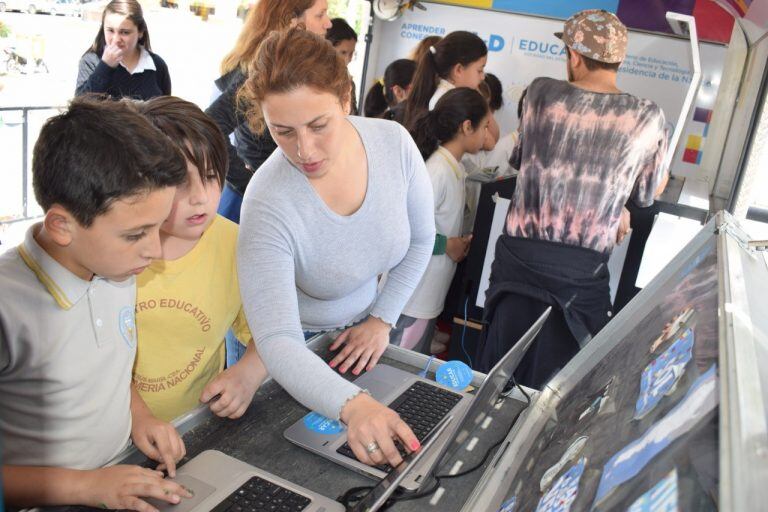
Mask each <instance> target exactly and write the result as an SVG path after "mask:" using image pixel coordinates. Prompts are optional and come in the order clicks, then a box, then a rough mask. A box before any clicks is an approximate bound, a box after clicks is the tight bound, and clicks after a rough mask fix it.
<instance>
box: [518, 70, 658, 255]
mask: <svg viewBox="0 0 768 512" xmlns="http://www.w3.org/2000/svg"><path fill="white" fill-rule="evenodd" d="M667 140H668V137H667V131H666V129H665V121H664V114H663V112H662V111H661V109H660V108H659V107H658V106H657V105H656V104H655V103H653V102H652V101H650V100H645V99H640V98H637V97H635V96H632V95H630V94H603V93H594V92H590V91H586V90H583V89H579V88H577V87H575V86H573V85H571V84H570V83H568V82H564V81H560V80H553V79H551V78H537V79H536V80H534V81H533V82H532V83H531V85H530V86H529V87H528V93H527V96H526V99H525V102H524V107H523V118H522V122H521V125H520V139H519V141H518V144H517V146H516V147H515V151H514V153H513V155H512V159H511V164H512V165H513V166H514V167H516V168H518V169H520V174H519V176H518V178H517V188H516V190H515V198H514V201H513V203H512V205H511V206H510V210H509V213H508V214H507V224H506V233H507V234H508V235H511V236H518V237H523V238H533V239H539V240H549V241H553V242H562V243H565V244H571V245H578V246H581V247H586V248H588V249H593V250H595V251H599V252H603V253H610V252H611V250H613V247H614V245H615V244H616V234H617V232H618V228H619V220H620V216H621V208H622V206H624V204H626V202H627V200H628V199H629V198H631V199H632V200H633V201H634V202H635V204H637V205H638V206H641V207H645V206H650V205H651V204H652V203H653V199H654V193H655V191H656V189H657V188H658V186H659V184H660V183H661V181H662V180H663V178H664V175H665V173H666V169H662V161H663V158H664V154H665V152H666V150H667Z"/></svg>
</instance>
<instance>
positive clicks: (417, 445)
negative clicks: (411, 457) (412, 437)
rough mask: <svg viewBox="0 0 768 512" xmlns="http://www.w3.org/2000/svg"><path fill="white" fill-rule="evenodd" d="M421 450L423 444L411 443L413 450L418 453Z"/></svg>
mask: <svg viewBox="0 0 768 512" xmlns="http://www.w3.org/2000/svg"><path fill="white" fill-rule="evenodd" d="M419 448H421V443H419V442H418V441H414V442H412V443H411V450H413V451H416V450H418V449H419Z"/></svg>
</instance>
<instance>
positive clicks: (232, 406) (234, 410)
mask: <svg viewBox="0 0 768 512" xmlns="http://www.w3.org/2000/svg"><path fill="white" fill-rule="evenodd" d="M266 378H267V369H266V368H265V367H264V364H263V363H262V362H261V358H259V354H258V353H257V352H256V348H255V346H254V344H253V340H251V342H250V343H249V345H248V349H247V350H246V351H245V354H244V355H243V357H242V359H240V361H238V362H237V363H236V364H235V365H234V366H232V367H230V368H227V369H226V370H224V371H223V372H221V373H220V374H219V375H218V376H217V377H216V378H215V379H213V380H212V381H211V382H209V383H208V385H207V386H205V389H203V394H202V395H200V401H201V402H202V403H209V402H210V404H209V407H210V409H211V412H212V413H213V414H215V415H216V416H220V417H222V418H229V419H232V420H234V419H237V418H239V417H240V416H242V415H243V414H245V411H247V410H248V406H249V405H251V401H252V400H253V395H254V394H256V391H257V390H258V389H259V386H261V383H262V382H264V379H266ZM216 395H219V398H218V399H217V400H214V401H213V402H211V400H212V399H213V398H214V397H215V396H216Z"/></svg>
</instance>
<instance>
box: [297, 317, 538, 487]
mask: <svg viewBox="0 0 768 512" xmlns="http://www.w3.org/2000/svg"><path fill="white" fill-rule="evenodd" d="M550 311H551V308H547V310H546V311H544V313H542V315H541V316H540V317H539V318H538V319H537V320H536V322H534V324H533V325H532V326H531V327H530V329H528V331H527V332H526V333H525V334H524V335H523V336H522V337H521V338H520V339H519V340H518V342H517V343H515V344H514V345H513V346H512V348H511V349H509V351H508V352H507V353H506V354H505V355H504V357H502V358H501V359H500V360H499V361H498V362H497V363H496V365H495V366H494V367H493V368H492V369H491V371H490V372H488V374H487V375H486V378H485V379H484V380H483V383H482V385H481V386H480V389H478V391H477V393H476V394H475V395H474V396H473V395H470V394H468V393H459V392H456V391H454V390H452V389H450V388H447V387H445V386H442V385H441V384H439V383H437V382H434V381H430V380H427V379H425V378H422V377H418V376H416V375H414V374H412V373H409V372H406V371H404V370H400V369H398V368H394V367H392V366H388V365H385V364H378V365H376V366H375V367H374V368H373V369H372V370H371V371H369V372H367V373H365V374H364V375H362V376H360V377H359V378H357V379H356V380H355V384H357V385H358V386H360V387H361V388H363V389H367V390H368V391H369V392H370V393H371V395H372V396H373V397H374V398H375V399H376V400H378V401H379V402H381V403H383V404H386V405H387V406H389V407H390V408H392V409H393V410H394V411H395V412H397V413H398V414H399V415H400V417H401V418H402V419H403V420H404V421H405V422H406V423H407V424H408V426H410V427H411V429H412V430H413V433H414V434H416V437H418V438H419V440H420V441H423V440H424V439H425V437H426V435H427V433H428V432H430V431H431V430H432V429H433V428H434V426H435V425H436V424H437V423H438V422H439V421H440V420H441V419H442V418H443V417H444V416H447V415H448V414H452V415H453V416H455V417H456V421H454V422H453V425H452V426H451V428H449V429H448V430H446V431H445V432H444V433H443V434H442V435H441V436H440V437H441V439H439V440H437V441H436V448H435V449H434V450H431V451H430V453H428V454H427V455H426V456H425V457H423V458H422V459H421V461H420V463H419V464H418V465H416V466H415V467H414V469H413V471H410V472H409V473H408V476H407V477H406V478H405V479H404V480H403V481H402V482H401V484H400V485H401V486H402V487H404V488H406V489H408V490H416V489H418V488H419V487H420V486H421V484H422V483H423V482H424V480H426V477H427V476H428V474H429V471H430V469H431V468H432V467H433V466H434V464H435V463H436V462H437V461H438V460H439V458H440V457H442V455H443V454H444V453H445V450H443V448H446V445H447V444H448V443H449V442H453V441H454V439H457V436H458V435H459V434H460V433H461V432H464V431H466V430H467V429H468V428H470V427H472V428H474V426H475V425H476V424H475V423H474V422H475V421H476V418H475V417H472V418H470V415H476V412H475V411H476V410H477V411H479V412H478V413H482V412H483V411H485V407H486V406H487V405H488V404H489V403H492V404H494V405H495V400H496V397H497V396H498V394H499V392H500V391H501V390H502V389H503V388H504V387H505V386H506V384H507V382H509V379H510V378H511V377H512V373H513V372H514V371H515V369H517V366H518V365H519V364H520V361H521V360H522V359H523V356H524V355H525V352H526V351H527V350H528V348H529V347H530V345H531V343H532V342H533V340H534V338H535V337H536V335H537V334H538V333H539V331H540V330H541V327H542V326H543V325H544V322H545V321H546V319H547V317H548V316H549V313H550ZM474 401H477V402H478V405H477V406H476V408H473V409H472V410H470V406H471V405H472V404H473V402H474ZM477 408H480V409H477ZM468 412H469V413H470V414H467V413H468ZM469 422H472V423H471V425H470V424H469ZM284 436H285V438H286V439H288V440H289V441H291V442H292V443H295V444H297V445H299V446H301V447H302V448H306V449H307V450H309V451H311V452H314V453H317V454H319V455H322V456H323V457H325V458H327V459H330V460H332V461H334V462H336V463H338V464H341V465H343V466H346V467H349V468H351V469H354V470H355V471H358V472H360V473H363V474H365V475H369V476H373V477H374V478H383V477H384V476H385V475H386V473H387V471H388V469H389V468H388V466H377V467H374V466H368V465H366V464H363V463H362V462H360V461H358V460H357V458H356V457H355V455H354V453H352V450H351V449H350V447H349V445H348V444H347V435H346V431H345V430H342V431H340V432H334V433H328V432H316V431H314V430H310V429H309V428H307V427H306V425H305V424H304V419H301V420H299V421H297V422H296V423H294V424H293V425H291V426H290V427H288V429H287V430H286V431H285V433H284Z"/></svg>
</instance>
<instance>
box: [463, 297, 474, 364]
mask: <svg viewBox="0 0 768 512" xmlns="http://www.w3.org/2000/svg"><path fill="white" fill-rule="evenodd" d="M468 305H469V297H467V300H465V301H464V325H462V326H461V350H462V351H463V352H464V355H465V356H467V361H469V367H470V368H472V369H474V366H475V365H474V364H473V363H472V358H471V357H469V352H467V348H466V347H465V346H464V334H465V333H466V332H467V306H468Z"/></svg>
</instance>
